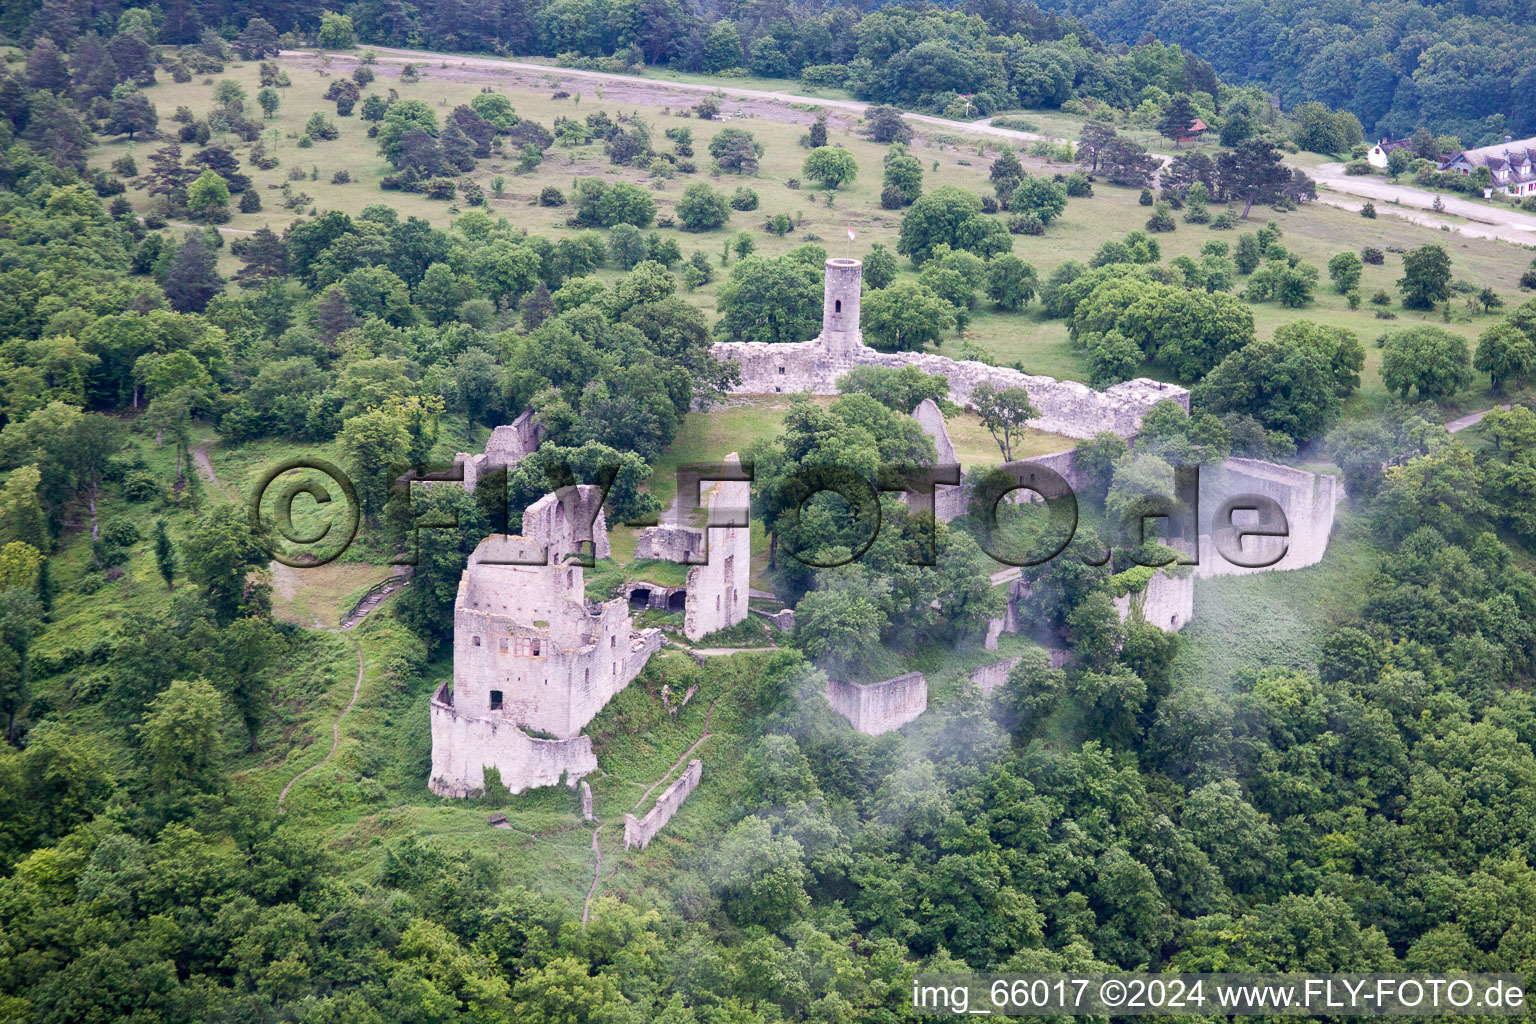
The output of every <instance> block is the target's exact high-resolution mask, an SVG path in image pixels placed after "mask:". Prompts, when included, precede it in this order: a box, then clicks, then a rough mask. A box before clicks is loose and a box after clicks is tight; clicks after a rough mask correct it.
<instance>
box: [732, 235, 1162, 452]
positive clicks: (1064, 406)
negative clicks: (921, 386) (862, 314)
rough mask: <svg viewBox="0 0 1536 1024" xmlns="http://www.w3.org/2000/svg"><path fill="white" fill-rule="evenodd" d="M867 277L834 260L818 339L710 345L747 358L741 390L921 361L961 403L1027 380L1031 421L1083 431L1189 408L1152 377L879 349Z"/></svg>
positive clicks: (1125, 430)
mask: <svg viewBox="0 0 1536 1024" xmlns="http://www.w3.org/2000/svg"><path fill="white" fill-rule="evenodd" d="M863 278H864V264H863V263H862V262H861V261H860V260H854V259H841V258H838V259H829V260H827V265H826V285H825V291H824V298H823V308H822V315H821V334H819V335H818V336H817V337H815V338H813V339H811V340H810V341H798V342H783V343H769V342H760V341H722V342H717V343H716V344H715V345H714V346H712V347H711V349H710V351H711V353H712V354H713V355H714V357H715V358H716V359H720V360H735V361H736V362H737V363H738V364H740V366H741V383H740V384H739V385H737V386H736V387H735V388H734V389H733V391H734V393H736V394H747V395H761V394H768V395H771V394H778V393H782V394H793V393H795V392H810V393H811V394H816V395H835V394H837V393H838V392H837V379H838V378H839V377H841V376H842V375H843V374H845V373H847V372H848V371H849V370H851V369H852V368H853V367H855V366H889V367H898V368H899V367H902V366H915V367H917V368H918V369H919V370H922V371H923V372H925V373H932V374H937V375H939V376H941V377H945V378H947V379H948V380H949V398H950V401H952V402H955V403H956V404H958V405H965V404H967V403H968V402H969V401H970V397H971V392H973V391H974V390H975V389H976V385H978V384H980V383H982V382H983V381H987V382H989V383H991V384H992V385H993V386H994V387H997V388H1010V387H1022V388H1024V389H1025V390H1026V391H1028V392H1029V399H1030V402H1031V403H1033V404H1034V406H1035V408H1036V409H1037V410H1039V412H1040V415H1039V416H1038V417H1037V418H1036V419H1033V420H1030V423H1029V425H1030V426H1032V427H1036V428H1038V429H1040V430H1047V431H1050V432H1052V433H1056V434H1064V435H1066V436H1067V437H1076V438H1089V437H1092V436H1093V435H1094V434H1097V433H1099V432H1100V431H1103V430H1108V431H1113V432H1114V433H1116V434H1119V435H1120V436H1121V437H1130V436H1132V435H1134V434H1135V433H1136V431H1137V430H1138V429H1139V428H1140V426H1141V417H1142V416H1143V415H1145V413H1146V412H1147V410H1148V409H1150V408H1152V406H1154V405H1156V404H1157V403H1158V402H1161V401H1163V400H1164V399H1169V398H1171V399H1173V400H1174V401H1176V402H1178V403H1179V404H1180V405H1182V406H1184V408H1185V409H1188V408H1189V390H1188V389H1187V388H1182V387H1179V386H1178V385H1177V384H1165V383H1163V382H1161V381H1155V380H1151V379H1149V378H1146V377H1138V378H1136V379H1135V380H1128V381H1125V382H1124V383H1122V384H1116V385H1115V386H1114V387H1112V388H1108V389H1106V390H1104V391H1095V390H1094V389H1093V388H1090V387H1089V386H1088V385H1086V384H1079V383H1077V382H1076V381H1063V380H1056V379H1055V378H1053V377H1042V376H1038V375H1036V374H1029V373H1022V372H1020V371H1018V370H1015V369H1012V368H1010V367H1006V366H989V365H987V364H986V363H979V362H975V361H972V360H965V359H950V358H948V357H947V356H940V355H935V354H933V353H931V352H877V351H876V350H874V349H872V348H870V347H869V346H867V345H865V344H864V333H863V331H862V330H860V329H859V293H860V289H861V287H862V285H863Z"/></svg>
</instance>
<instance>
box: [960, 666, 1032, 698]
mask: <svg viewBox="0 0 1536 1024" xmlns="http://www.w3.org/2000/svg"><path fill="white" fill-rule="evenodd" d="M1023 660H1024V659H1023V658H1022V657H1018V658H1004V659H1003V660H1002V661H994V662H993V663H992V664H990V665H983V666H981V667H980V668H977V669H972V670H971V676H970V679H971V682H973V683H975V684H976V685H977V686H979V687H981V692H982V693H985V694H990V693H991V692H992V691H993V690H995V689H997V688H998V687H999V686H1002V685H1003V684H1004V683H1006V682H1007V681H1008V673H1010V672H1012V671H1013V667H1014V666H1015V665H1017V664H1018V663H1019V662H1021V661H1023Z"/></svg>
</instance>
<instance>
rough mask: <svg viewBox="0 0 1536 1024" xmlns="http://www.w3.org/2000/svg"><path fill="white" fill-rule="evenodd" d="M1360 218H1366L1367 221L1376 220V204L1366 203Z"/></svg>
mask: <svg viewBox="0 0 1536 1024" xmlns="http://www.w3.org/2000/svg"><path fill="white" fill-rule="evenodd" d="M1360 216H1362V217H1364V218H1365V219H1366V220H1375V219H1376V204H1375V203H1366V204H1365V205H1364V206H1362V207H1360Z"/></svg>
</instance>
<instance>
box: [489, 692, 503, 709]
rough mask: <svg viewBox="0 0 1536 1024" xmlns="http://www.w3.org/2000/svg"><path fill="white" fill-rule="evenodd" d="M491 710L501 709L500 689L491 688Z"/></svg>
mask: <svg viewBox="0 0 1536 1024" xmlns="http://www.w3.org/2000/svg"><path fill="white" fill-rule="evenodd" d="M491 710H492V711H500V710H501V691H500V690H492V691H491Z"/></svg>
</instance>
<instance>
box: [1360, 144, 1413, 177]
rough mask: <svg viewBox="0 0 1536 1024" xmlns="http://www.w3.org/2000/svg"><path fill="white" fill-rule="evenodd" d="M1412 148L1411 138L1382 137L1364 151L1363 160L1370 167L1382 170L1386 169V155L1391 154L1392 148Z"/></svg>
mask: <svg viewBox="0 0 1536 1024" xmlns="http://www.w3.org/2000/svg"><path fill="white" fill-rule="evenodd" d="M1412 148H1413V140H1412V139H1382V140H1381V141H1380V142H1378V143H1376V145H1374V146H1372V147H1371V148H1370V149H1369V150H1367V151H1366V154H1365V160H1366V162H1367V163H1369V164H1370V165H1371V166H1372V167H1376V168H1379V169H1381V170H1383V171H1384V170H1386V169H1387V164H1388V162H1389V161H1388V157H1390V156H1391V155H1392V153H1393V151H1394V150H1399V149H1409V150H1411V149H1412Z"/></svg>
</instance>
